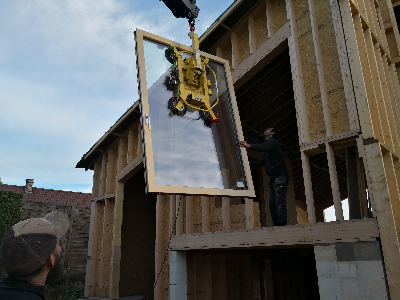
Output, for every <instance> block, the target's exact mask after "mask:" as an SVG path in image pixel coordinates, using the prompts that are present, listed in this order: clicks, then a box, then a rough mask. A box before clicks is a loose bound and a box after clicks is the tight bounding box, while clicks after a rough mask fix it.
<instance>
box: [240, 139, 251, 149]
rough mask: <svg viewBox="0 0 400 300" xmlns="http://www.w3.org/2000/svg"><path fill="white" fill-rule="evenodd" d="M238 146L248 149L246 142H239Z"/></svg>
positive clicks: (248, 145)
mask: <svg viewBox="0 0 400 300" xmlns="http://www.w3.org/2000/svg"><path fill="white" fill-rule="evenodd" d="M239 145H240V147H244V148H250V144H249V143H247V142H246V141H240V142H239Z"/></svg>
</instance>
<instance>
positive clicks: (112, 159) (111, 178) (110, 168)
mask: <svg viewBox="0 0 400 300" xmlns="http://www.w3.org/2000/svg"><path fill="white" fill-rule="evenodd" d="M116 178H117V153H116V151H114V150H111V149H109V150H108V160H107V182H106V195H111V194H115V189H116V184H117V180H116Z"/></svg>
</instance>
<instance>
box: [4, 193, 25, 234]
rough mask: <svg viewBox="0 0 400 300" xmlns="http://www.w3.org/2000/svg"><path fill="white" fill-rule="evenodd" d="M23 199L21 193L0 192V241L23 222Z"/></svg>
mask: <svg viewBox="0 0 400 300" xmlns="http://www.w3.org/2000/svg"><path fill="white" fill-rule="evenodd" d="M22 198H23V195H22V194H20V193H15V192H8V191H0V241H1V240H2V239H3V236H4V235H5V234H6V232H7V230H8V229H9V228H10V227H11V226H13V225H14V224H16V223H18V222H19V221H21V213H22V205H23V201H22Z"/></svg>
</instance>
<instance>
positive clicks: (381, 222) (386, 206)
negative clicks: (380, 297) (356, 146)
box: [365, 143, 400, 298]
mask: <svg viewBox="0 0 400 300" xmlns="http://www.w3.org/2000/svg"><path fill="white" fill-rule="evenodd" d="M365 154H366V158H367V159H366V160H367V168H368V169H369V170H370V173H369V175H370V178H371V184H370V185H371V190H372V192H373V193H372V197H371V202H372V203H373V206H374V208H375V213H376V217H377V221H378V227H379V234H380V238H381V244H382V252H383V258H384V261H385V270H386V278H387V282H388V285H389V291H390V295H391V298H396V297H397V296H398V295H400V274H399V272H398V271H399V270H400V255H399V246H400V245H399V241H398V232H396V229H395V223H394V218H393V210H392V207H391V203H390V195H389V189H388V185H387V179H386V173H385V169H384V162H383V157H382V152H381V146H380V143H372V144H368V145H365ZM371 190H370V191H371ZM396 295H397V296H396Z"/></svg>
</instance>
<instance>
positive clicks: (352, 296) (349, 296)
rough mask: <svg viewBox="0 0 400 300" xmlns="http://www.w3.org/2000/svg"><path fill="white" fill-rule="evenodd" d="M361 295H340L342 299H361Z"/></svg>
mask: <svg viewBox="0 0 400 300" xmlns="http://www.w3.org/2000/svg"><path fill="white" fill-rule="evenodd" d="M362 299H363V298H361V296H356V295H342V300H362Z"/></svg>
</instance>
